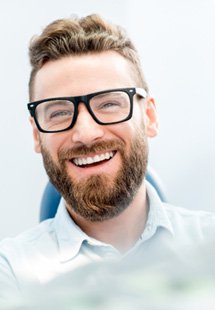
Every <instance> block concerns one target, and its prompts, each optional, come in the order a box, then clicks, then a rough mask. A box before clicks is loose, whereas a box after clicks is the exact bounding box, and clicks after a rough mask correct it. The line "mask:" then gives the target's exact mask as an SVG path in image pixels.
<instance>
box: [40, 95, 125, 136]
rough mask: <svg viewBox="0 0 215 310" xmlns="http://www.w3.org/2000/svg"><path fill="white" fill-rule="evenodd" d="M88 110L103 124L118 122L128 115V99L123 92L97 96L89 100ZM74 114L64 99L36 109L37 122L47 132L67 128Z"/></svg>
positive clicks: (72, 105) (44, 103)
mask: <svg viewBox="0 0 215 310" xmlns="http://www.w3.org/2000/svg"><path fill="white" fill-rule="evenodd" d="M89 109H90V111H89V112H90V113H91V114H93V115H94V118H95V119H96V120H98V121H100V122H102V123H104V124H108V123H113V122H120V121H123V120H124V119H126V118H127V117H128V115H129V113H130V98H129V96H128V94H127V93H126V92H123V91H116V92H108V93H102V94H98V95H96V96H94V97H93V98H91V99H90V101H89ZM74 113H75V105H74V103H73V102H71V101H69V100H65V99H63V100H50V101H44V102H43V103H42V104H39V105H38V106H37V107H36V118H37V121H38V123H39V125H40V127H41V128H42V129H43V130H47V131H56V130H63V129H66V128H68V127H69V126H70V125H71V123H72V121H73V117H74Z"/></svg>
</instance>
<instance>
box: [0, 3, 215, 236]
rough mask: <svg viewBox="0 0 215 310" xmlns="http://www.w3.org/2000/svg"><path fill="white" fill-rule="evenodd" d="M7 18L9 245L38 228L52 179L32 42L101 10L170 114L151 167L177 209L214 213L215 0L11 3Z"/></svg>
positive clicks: (4, 181)
mask: <svg viewBox="0 0 215 310" xmlns="http://www.w3.org/2000/svg"><path fill="white" fill-rule="evenodd" d="M0 12H1V13H0V14H1V18H0V29H1V33H0V38H1V43H0V44H1V50H0V55H1V57H0V70H1V73H0V86H1V93H0V94H1V97H0V98H1V103H0V104H1V105H0V106H1V114H0V120H1V121H0V129H1V130H0V142H1V160H0V171H1V178H0V190H1V204H0V214H1V217H0V238H3V237H5V236H8V235H14V234H17V233H19V232H21V231H23V230H24V229H26V228H28V227H31V226H32V225H34V224H36V223H37V221H38V213H39V203H40V198H41V195H42V191H43V188H44V186H45V184H46V182H47V178H46V175H45V172H44V171H43V167H42V163H41V159H40V156H39V155H36V154H35V153H34V151H33V143H32V138H31V128H30V125H29V124H28V113H27V110H26V103H27V101H28V96H27V83H28V77H29V71H30V67H29V64H28V57H27V47H28V43H29V40H30V38H31V37H32V35H33V34H36V33H39V32H40V31H41V30H42V28H43V27H44V26H45V25H46V24H47V23H49V22H51V21H52V20H54V19H57V18H61V17H68V16H69V15H71V14H73V13H77V14H78V15H80V16H81V15H85V14H90V13H94V12H95V13H100V14H102V15H103V16H104V17H106V18H107V19H110V20H112V21H114V22H117V23H119V24H122V25H124V26H125V27H126V28H127V29H128V31H129V33H130V35H131V36H132V37H133V40H134V41H135V42H136V44H137V45H138V48H139V50H140V53H141V58H142V62H143V68H144V70H145V72H146V76H147V79H148V82H149V84H150V87H151V91H152V93H153V94H154V95H155V97H156V100H157V104H158V112H159V114H160V135H159V137H157V138H156V139H154V140H153V141H152V142H151V164H152V165H153V167H154V168H155V169H156V170H157V172H158V173H159V174H160V176H161V178H162V179H163V182H164V183H165V186H166V189H167V192H168V195H169V199H170V201H171V202H173V203H174V204H177V205H181V206H184V207H187V208H202V209H208V210H214V208H215V190H214V184H215V163H214V158H215V146H214V133H215V122H214V117H215V108H214V107H215V93H214V88H215V83H214V72H215V70H214V69H215V65H214V63H215V62H214V55H215V40H214V34H215V1H212V0H204V1H202V0H181V1H178V0H162V1H160V0H157V1H156V0H122V1H119V0H118V1H116V0H103V1H101V0H89V1H87V0H85V1H84V0H79V1H74V0H73V1H72V0H61V1H53V0H46V1H44V0H37V1H33V0H19V1H16V0H4V1H1V2H0Z"/></svg>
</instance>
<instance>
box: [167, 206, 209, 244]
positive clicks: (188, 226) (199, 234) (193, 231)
mask: <svg viewBox="0 0 215 310" xmlns="http://www.w3.org/2000/svg"><path fill="white" fill-rule="evenodd" d="M163 206H164V209H165V212H166V214H167V217H168V219H169V221H170V223H171V225H172V227H173V231H174V232H175V234H180V236H181V237H182V236H184V237H185V236H189V237H190V238H196V239H199V240H204V239H206V238H208V237H210V236H211V237H213V235H214V233H215V213H214V212H210V211H203V210H191V209H186V208H181V207H177V206H173V205H171V204H167V203H164V204H163Z"/></svg>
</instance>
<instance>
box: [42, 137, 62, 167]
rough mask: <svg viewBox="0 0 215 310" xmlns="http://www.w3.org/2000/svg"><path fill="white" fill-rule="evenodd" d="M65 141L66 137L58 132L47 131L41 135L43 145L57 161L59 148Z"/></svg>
mask: <svg viewBox="0 0 215 310" xmlns="http://www.w3.org/2000/svg"><path fill="white" fill-rule="evenodd" d="M64 143H65V139H64V137H63V136H62V135H60V134H57V133H47V134H44V135H43V136H42V137H41V144H42V147H43V148H45V149H46V150H47V151H48V152H49V154H50V155H51V157H52V159H53V160H54V161H55V162H56V161H57V158H58V156H57V154H58V152H59V150H60V149H61V148H62V146H63V145H64Z"/></svg>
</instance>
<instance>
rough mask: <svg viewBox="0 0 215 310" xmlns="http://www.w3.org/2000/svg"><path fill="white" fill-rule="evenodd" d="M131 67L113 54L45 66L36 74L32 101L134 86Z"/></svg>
mask: <svg viewBox="0 0 215 310" xmlns="http://www.w3.org/2000/svg"><path fill="white" fill-rule="evenodd" d="M136 84H137V83H136V82H135V73H134V68H133V65H132V64H131V63H130V61H129V60H127V59H125V58H124V57H123V56H121V55H120V54H118V53H117V52H114V51H107V52H102V53H96V54H86V55H79V56H66V57H63V58H61V59H59V60H54V61H49V62H47V63H46V64H45V65H44V66H43V67H42V68H41V69H40V70H39V71H38V72H37V74H36V77H35V81H34V91H33V93H34V96H33V97H34V98H33V99H34V100H40V99H43V98H50V97H58V96H77V95H85V94H88V93H92V92H96V91H100V90H105V89H112V88H120V87H134V86H136Z"/></svg>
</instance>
